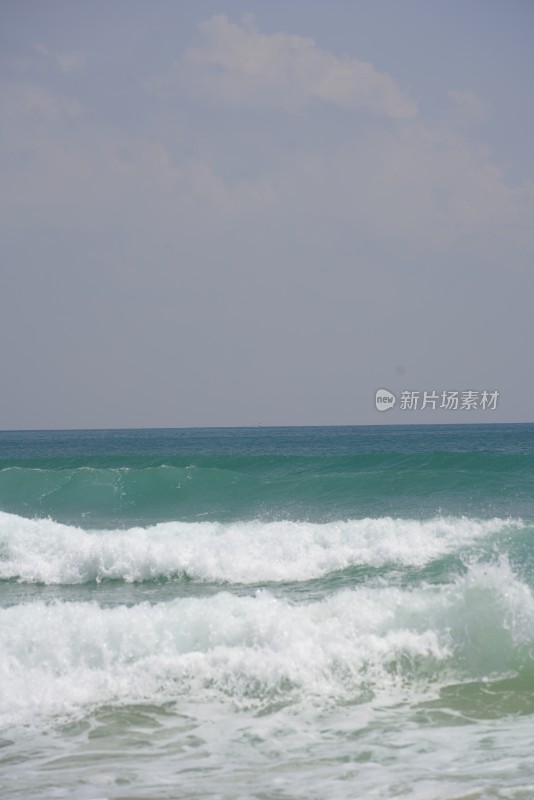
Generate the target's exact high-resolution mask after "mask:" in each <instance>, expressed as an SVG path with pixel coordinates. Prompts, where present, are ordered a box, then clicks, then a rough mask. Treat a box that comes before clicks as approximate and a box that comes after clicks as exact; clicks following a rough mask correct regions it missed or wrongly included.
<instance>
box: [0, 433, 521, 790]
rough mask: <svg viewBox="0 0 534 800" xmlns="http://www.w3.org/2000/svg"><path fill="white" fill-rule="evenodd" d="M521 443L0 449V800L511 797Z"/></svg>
mask: <svg viewBox="0 0 534 800" xmlns="http://www.w3.org/2000/svg"><path fill="white" fill-rule="evenodd" d="M533 490H534V425H487V426H486V425H484V426H482V425H476V426H475V425H473V426H470V425H464V426H402V427H400V426H399V427H397V426H382V427H354V428H350V427H342V428H272V429H271V428H254V429H199V430H138V431H50V432H29V431H28V432H0V603H1V607H0V791H1V792H3V795H4V796H6V797H9V798H29V799H31V798H49V797H50V798H66V797H69V798H92V799H93V800H97V799H98V800H102V798H110V799H111V798H113V799H114V800H118V798H123V800H125V799H126V798H154V800H157V799H158V798H213V799H214V798H225V799H226V798H228V799H230V798H232V799H233V798H258V800H259V798H262V800H265V799H266V798H273V800H274V798H284V799H287V800H289V799H290V798H317V799H319V798H327V797H328V798H356V797H357V798H375V797H379V798H393V797H402V798H421V799H422V800H431V799H432V798H444V799H445V798H447V799H451V800H452V798H465V800H467V798H469V799H470V800H472V799H474V798H516V800H519V798H533V797H534V765H533V762H532V758H531V751H532V741H533V738H534V717H533V712H534V598H533V593H532V590H533V586H534V558H533V553H534V551H533V534H534V491H533Z"/></svg>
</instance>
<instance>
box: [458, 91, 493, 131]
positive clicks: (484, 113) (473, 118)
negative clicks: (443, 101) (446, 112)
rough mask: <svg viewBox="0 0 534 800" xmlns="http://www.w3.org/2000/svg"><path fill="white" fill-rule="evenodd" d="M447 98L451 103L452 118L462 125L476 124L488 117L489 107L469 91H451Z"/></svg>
mask: <svg viewBox="0 0 534 800" xmlns="http://www.w3.org/2000/svg"><path fill="white" fill-rule="evenodd" d="M449 97H450V98H451V100H452V101H453V111H452V118H453V120H454V121H456V122H460V123H463V124H467V125H470V124H477V123H479V122H484V120H485V119H487V118H488V117H489V114H490V107H489V105H488V104H487V103H486V102H485V101H484V100H483V99H482V98H481V97H479V96H478V95H477V94H475V92H473V91H472V90H471V89H464V90H463V91H461V92H455V91H451V92H449Z"/></svg>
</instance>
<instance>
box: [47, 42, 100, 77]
mask: <svg viewBox="0 0 534 800" xmlns="http://www.w3.org/2000/svg"><path fill="white" fill-rule="evenodd" d="M34 49H35V50H36V51H37V52H38V53H40V54H41V55H43V56H45V57H46V58H49V59H51V60H52V61H54V63H55V64H56V66H57V67H58V68H59V69H60V70H61V72H74V71H75V70H78V69H82V67H83V66H84V65H85V63H86V61H87V58H88V56H89V54H88V53H87V52H85V51H84V50H74V51H73V52H71V53H60V52H55V51H53V50H50V49H49V48H48V47H46V46H45V45H44V44H36V45H35V47H34Z"/></svg>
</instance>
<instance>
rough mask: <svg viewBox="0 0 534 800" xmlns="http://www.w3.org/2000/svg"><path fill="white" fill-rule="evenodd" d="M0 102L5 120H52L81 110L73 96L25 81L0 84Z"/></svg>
mask: <svg viewBox="0 0 534 800" xmlns="http://www.w3.org/2000/svg"><path fill="white" fill-rule="evenodd" d="M0 103H1V106H2V113H3V115H4V119H5V120H10V119H13V120H21V119H22V118H25V117H30V118H32V119H33V120H35V119H46V120H53V119H57V118H61V117H76V116H78V115H79V114H80V112H81V105H80V103H79V102H78V100H76V99H75V98H72V97H61V96H59V95H57V94H55V93H54V92H52V91H50V90H49V89H47V88H45V87H44V86H41V85H40V84H37V83H30V82H25V81H13V82H5V83H2V84H0Z"/></svg>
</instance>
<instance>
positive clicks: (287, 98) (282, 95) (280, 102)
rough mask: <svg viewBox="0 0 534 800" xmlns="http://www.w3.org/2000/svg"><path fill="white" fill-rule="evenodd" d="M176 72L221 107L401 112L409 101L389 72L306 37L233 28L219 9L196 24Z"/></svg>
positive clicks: (410, 111) (408, 112) (411, 111)
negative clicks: (315, 106)
mask: <svg viewBox="0 0 534 800" xmlns="http://www.w3.org/2000/svg"><path fill="white" fill-rule="evenodd" d="M200 34H201V40H200V43H199V44H198V45H196V46H194V47H190V48H189V49H187V50H186V51H185V53H184V55H183V58H182V60H181V62H180V63H179V65H178V75H179V76H180V77H181V78H182V80H184V81H185V82H186V83H188V85H189V86H190V87H191V88H192V89H193V90H194V91H195V92H198V93H200V94H203V95H205V96H207V97H208V98H209V99H210V100H212V101H215V102H217V103H221V104H223V105H229V106H239V105H245V106H247V105H248V106H253V107H257V108H278V109H282V110H285V111H293V112H294V111H300V110H302V109H303V108H305V107H306V106H308V105H309V104H310V103H312V102H313V101H323V102H325V103H333V104H334V105H337V106H340V107H342V108H346V109H354V110H362V111H366V112H368V113H370V114H375V115H380V116H386V117H392V118H409V117H413V116H415V115H416V114H417V107H416V105H415V103H414V102H413V100H412V99H411V98H410V97H408V96H407V95H406V94H405V93H404V92H403V91H402V90H401V89H400V88H399V87H398V86H397V84H396V83H395V81H394V80H393V78H391V77H390V76H389V75H387V74H386V73H383V72H379V71H378V70H376V69H375V68H374V67H373V66H372V65H371V64H367V63H365V62H363V61H359V60H358V59H356V58H351V57H344V58H337V57H336V56H334V55H333V54H332V53H329V52H327V51H325V50H320V49H319V48H318V47H317V46H316V44H315V42H314V40H313V39H310V38H305V37H302V36H291V35H288V34H286V33H275V34H271V35H267V34H262V33H259V32H258V31H256V30H253V29H250V28H249V29H246V28H244V27H239V25H236V24H235V23H232V22H230V21H229V20H228V18H227V17H226V16H224V15H219V16H215V17H212V19H210V20H207V21H206V22H203V23H201V25H200Z"/></svg>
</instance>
